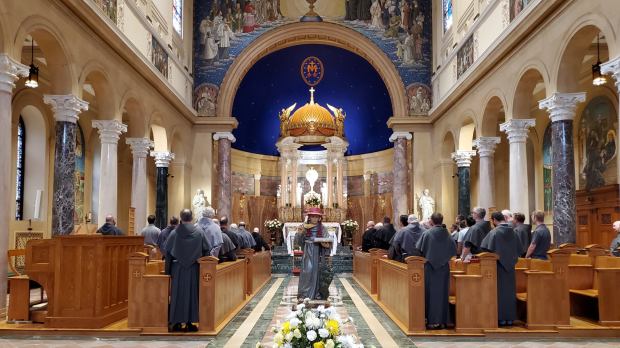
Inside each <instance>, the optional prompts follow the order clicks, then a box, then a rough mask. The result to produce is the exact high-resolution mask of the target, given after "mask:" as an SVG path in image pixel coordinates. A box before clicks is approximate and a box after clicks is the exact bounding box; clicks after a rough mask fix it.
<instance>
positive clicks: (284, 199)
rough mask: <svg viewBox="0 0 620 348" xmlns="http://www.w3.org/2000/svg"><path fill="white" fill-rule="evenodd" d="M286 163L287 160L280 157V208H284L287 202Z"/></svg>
mask: <svg viewBox="0 0 620 348" xmlns="http://www.w3.org/2000/svg"><path fill="white" fill-rule="evenodd" d="M286 162H287V159H286V158H285V157H280V207H286V203H287V202H288V200H287V199H288V198H287V197H288V191H287V190H286V188H287V186H288V171H287V170H286Z"/></svg>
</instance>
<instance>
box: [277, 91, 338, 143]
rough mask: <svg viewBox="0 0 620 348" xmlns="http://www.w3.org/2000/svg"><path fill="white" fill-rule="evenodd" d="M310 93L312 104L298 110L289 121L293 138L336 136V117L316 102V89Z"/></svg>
mask: <svg viewBox="0 0 620 348" xmlns="http://www.w3.org/2000/svg"><path fill="white" fill-rule="evenodd" d="M310 93H311V94H310V102H309V103H306V105H304V106H302V107H300V108H299V109H297V110H296V111H295V112H294V113H293V116H291V118H290V119H289V120H288V127H287V128H288V132H289V134H290V135H291V136H300V135H313V134H316V135H324V136H332V135H334V134H335V132H336V122H335V120H334V116H332V114H331V113H330V112H329V111H328V110H327V109H326V108H324V107H322V106H321V105H320V104H318V103H315V102H314V89H311V90H310Z"/></svg>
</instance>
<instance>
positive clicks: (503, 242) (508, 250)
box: [482, 212, 521, 326]
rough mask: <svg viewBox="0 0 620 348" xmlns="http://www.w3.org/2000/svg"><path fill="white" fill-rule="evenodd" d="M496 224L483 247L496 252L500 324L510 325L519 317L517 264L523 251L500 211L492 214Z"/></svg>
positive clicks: (498, 316)
mask: <svg viewBox="0 0 620 348" xmlns="http://www.w3.org/2000/svg"><path fill="white" fill-rule="evenodd" d="M491 219H492V220H493V224H494V225H495V226H496V227H495V229H493V230H492V231H491V232H489V234H488V235H487V236H486V237H485V239H484V240H483V241H482V249H483V250H486V251H490V252H493V253H496V254H497V255H498V256H499V260H498V261H497V310H498V314H497V318H498V320H499V325H500V326H506V325H508V326H510V325H512V322H513V321H514V320H515V319H517V284H516V280H515V279H516V278H515V265H516V264H517V259H518V258H519V253H520V252H521V246H520V243H519V238H517V236H516V234H515V232H514V230H513V229H512V226H511V225H510V224H509V223H507V222H506V221H505V220H504V216H503V215H502V213H500V212H495V213H493V215H491Z"/></svg>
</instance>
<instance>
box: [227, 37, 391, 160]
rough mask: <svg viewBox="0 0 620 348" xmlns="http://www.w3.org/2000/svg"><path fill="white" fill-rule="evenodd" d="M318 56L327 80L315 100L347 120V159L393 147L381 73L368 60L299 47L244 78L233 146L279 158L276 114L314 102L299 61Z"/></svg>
mask: <svg viewBox="0 0 620 348" xmlns="http://www.w3.org/2000/svg"><path fill="white" fill-rule="evenodd" d="M308 56H316V57H318V58H319V59H321V61H322V62H323V65H324V69H325V71H324V77H323V79H322V80H321V82H320V83H319V84H318V85H317V86H316V87H315V89H316V92H315V94H314V97H315V102H317V103H319V104H320V105H321V106H323V107H325V108H327V104H328V103H329V104H330V105H332V106H336V107H341V108H342V109H343V110H344V111H345V113H346V115H347V117H346V120H345V126H344V130H345V136H346V138H347V140H348V141H349V150H348V151H347V153H346V154H347V155H358V154H364V153H370V152H376V151H380V150H385V149H387V148H390V147H391V144H390V142H389V140H388V139H389V136H390V134H391V130H390V129H389V128H388V127H387V125H386V122H387V120H388V118H389V117H390V116H392V106H391V102H390V96H389V94H388V92H387V89H386V87H385V84H384V83H383V81H382V80H381V77H380V76H379V74H378V73H377V72H376V71H375V70H374V68H373V67H372V66H371V65H370V64H369V63H368V62H367V61H366V60H364V58H362V57H360V56H358V55H356V54H354V53H352V52H349V51H347V50H344V49H341V48H337V47H333V46H327V45H299V46H293V47H288V48H285V49H282V50H279V51H276V52H274V53H272V54H270V55H268V56H266V57H263V58H262V59H260V60H259V61H258V62H257V63H256V64H255V65H254V66H253V67H252V69H250V71H248V73H247V74H246V75H245V77H244V79H243V81H242V82H241V85H240V86H239V89H238V91H237V94H236V96H235V101H234V105H233V115H234V116H235V117H236V118H237V120H238V121H239V127H237V129H235V130H234V131H233V134H234V135H235V137H236V138H237V141H236V142H235V143H234V144H233V148H235V149H239V150H242V151H248V152H252V153H258V154H264V155H278V152H277V149H276V146H275V144H276V141H277V140H278V137H279V131H280V121H279V119H278V113H279V112H280V110H282V109H283V108H287V107H289V106H291V105H292V104H293V103H297V106H296V107H295V110H296V109H297V108H299V107H300V106H302V105H304V104H305V103H307V102H308V101H309V100H310V93H309V92H308V90H309V87H308V86H307V85H306V84H305V83H304V82H303V80H302V78H301V75H300V65H301V62H302V61H303V60H304V59H305V58H306V57H308Z"/></svg>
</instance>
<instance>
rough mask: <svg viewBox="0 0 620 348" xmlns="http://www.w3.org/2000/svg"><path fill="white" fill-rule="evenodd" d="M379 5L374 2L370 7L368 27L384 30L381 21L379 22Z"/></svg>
mask: <svg viewBox="0 0 620 348" xmlns="http://www.w3.org/2000/svg"><path fill="white" fill-rule="evenodd" d="M381 12H382V11H381V3H380V2H379V0H375V1H374V2H373V3H372V5H371V6H370V16H371V18H372V21H371V22H370V27H371V28H375V29H384V28H383V21H382V20H381Z"/></svg>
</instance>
